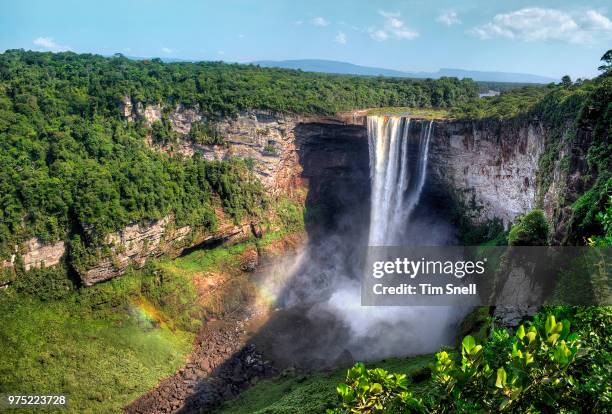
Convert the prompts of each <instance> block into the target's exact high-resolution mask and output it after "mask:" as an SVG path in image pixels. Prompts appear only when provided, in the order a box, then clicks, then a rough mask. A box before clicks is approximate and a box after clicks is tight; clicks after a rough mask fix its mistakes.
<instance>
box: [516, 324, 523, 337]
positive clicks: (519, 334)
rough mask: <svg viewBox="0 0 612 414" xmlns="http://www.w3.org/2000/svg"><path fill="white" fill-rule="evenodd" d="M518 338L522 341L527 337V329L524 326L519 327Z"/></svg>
mask: <svg viewBox="0 0 612 414" xmlns="http://www.w3.org/2000/svg"><path fill="white" fill-rule="evenodd" d="M516 337H517V338H518V339H520V340H521V341H522V340H523V338H524V337H525V327H524V326H523V325H521V326H519V327H518V329H517V330H516Z"/></svg>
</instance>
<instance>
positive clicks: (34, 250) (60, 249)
mask: <svg viewBox="0 0 612 414" xmlns="http://www.w3.org/2000/svg"><path fill="white" fill-rule="evenodd" d="M64 253H66V247H65V245H64V242H63V241H58V242H56V243H44V242H43V241H42V240H40V239H37V238H35V237H33V238H31V239H29V240H27V241H26V242H25V243H23V244H22V245H21V246H15V253H13V254H12V255H11V257H10V259H8V260H4V261H3V262H2V267H3V268H5V269H10V268H13V267H14V266H15V261H16V259H17V255H19V256H20V257H21V261H22V263H23V268H24V269H25V270H26V271H28V270H30V269H36V268H41V267H51V266H55V265H57V264H59V263H60V262H61V260H62V257H63V256H64Z"/></svg>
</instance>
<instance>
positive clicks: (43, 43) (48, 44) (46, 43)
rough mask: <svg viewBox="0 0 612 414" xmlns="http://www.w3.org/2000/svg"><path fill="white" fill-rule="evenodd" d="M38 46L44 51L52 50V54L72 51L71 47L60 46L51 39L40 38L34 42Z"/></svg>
mask: <svg viewBox="0 0 612 414" xmlns="http://www.w3.org/2000/svg"><path fill="white" fill-rule="evenodd" d="M32 43H34V44H35V45H36V46H40V47H42V48H43V49H47V50H50V51H52V52H64V51H66V50H70V49H71V47H70V46H67V45H60V44H58V43H56V42H55V40H53V38H51V37H38V38H36V39H34V41H33V42H32Z"/></svg>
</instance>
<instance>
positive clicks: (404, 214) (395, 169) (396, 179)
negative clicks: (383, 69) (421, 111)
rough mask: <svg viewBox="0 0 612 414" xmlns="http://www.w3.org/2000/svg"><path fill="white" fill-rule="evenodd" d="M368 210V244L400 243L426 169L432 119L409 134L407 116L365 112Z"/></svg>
mask: <svg viewBox="0 0 612 414" xmlns="http://www.w3.org/2000/svg"><path fill="white" fill-rule="evenodd" d="M367 121H368V140H369V151H370V175H371V186H372V187H371V188H372V190H371V197H372V202H371V211H370V236H369V245H370V246H393V245H399V244H401V243H402V235H403V233H404V231H405V229H406V226H407V225H408V220H409V219H410V215H411V213H412V211H413V210H414V207H415V206H416V204H417V203H418V201H419V198H420V197H421V192H422V191H423V186H424V185H425V177H426V173H427V157H428V152H429V139H430V137H431V130H432V126H433V121H430V122H429V124H427V125H424V126H423V127H422V128H421V133H420V134H419V135H418V136H413V135H410V126H411V123H410V118H407V117H399V116H368V118H367Z"/></svg>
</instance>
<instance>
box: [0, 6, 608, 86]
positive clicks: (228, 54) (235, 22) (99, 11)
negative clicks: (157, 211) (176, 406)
mask: <svg viewBox="0 0 612 414" xmlns="http://www.w3.org/2000/svg"><path fill="white" fill-rule="evenodd" d="M611 47H612V3H610V2H609V1H600V0H591V1H567V0H554V1H544V0H542V1H535V0H530V1H523V0H503V1H502V0H500V1H494V0H479V1H471V2H467V1H460V0H452V1H451V0H449V1H446V0H440V1H437V0H414V1H393V0H384V1H378V0H370V1H361V0H324V1H320V0H303V1H296V0H222V1H206V0H175V1H169V0H105V1H84V0H80V1H77V0H54V1H44V0H42V1H37V0H19V1H15V0H0V51H4V50H6V49H17V48H23V49H30V50H40V51H64V50H71V51H74V52H79V53H99V54H103V55H111V54H114V53H122V54H124V55H127V56H135V57H162V58H182V59H190V60H223V61H228V62H251V61H255V60H284V59H332V60H340V61H345V62H351V63H355V64H360V65H367V66H376V67H383V68H389V69H398V70H405V71H435V70H437V69H439V68H459V69H470V70H491V71H505V72H521V73H532V74H537V75H543V76H549V77H553V78H559V77H561V76H562V75H565V74H569V75H570V76H572V78H577V77H592V76H595V75H596V74H597V69H596V68H597V66H598V65H599V58H600V57H601V55H602V54H603V53H604V52H605V51H606V50H607V49H609V48H611Z"/></svg>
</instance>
